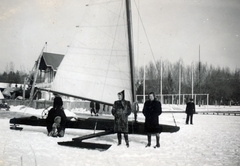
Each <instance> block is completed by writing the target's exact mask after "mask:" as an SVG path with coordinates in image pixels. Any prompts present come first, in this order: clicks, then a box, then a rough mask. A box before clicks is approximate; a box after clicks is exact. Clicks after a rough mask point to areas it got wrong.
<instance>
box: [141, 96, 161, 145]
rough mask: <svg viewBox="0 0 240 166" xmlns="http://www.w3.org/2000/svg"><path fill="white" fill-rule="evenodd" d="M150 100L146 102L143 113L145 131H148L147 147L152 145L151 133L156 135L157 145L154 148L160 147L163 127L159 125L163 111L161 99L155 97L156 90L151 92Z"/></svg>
mask: <svg viewBox="0 0 240 166" xmlns="http://www.w3.org/2000/svg"><path fill="white" fill-rule="evenodd" d="M148 97H149V100H147V101H146V102H145V103H144V106H143V111H142V112H143V115H144V116H145V131H146V132H147V139H148V143H147V145H146V147H150V146H151V135H152V134H154V135H156V146H154V148H159V147H160V136H159V134H160V132H161V127H160V126H159V120H158V117H159V115H161V113H162V107H161V103H160V101H158V100H157V99H156V97H155V94H154V92H150V93H149V95H148Z"/></svg>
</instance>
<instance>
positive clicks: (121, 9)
mask: <svg viewBox="0 0 240 166" xmlns="http://www.w3.org/2000/svg"><path fill="white" fill-rule="evenodd" d="M119 10H120V11H119V13H120V12H121V11H123V3H122V5H121V7H120V9H119ZM119 21H120V15H118V21H117V25H118V24H119ZM117 30H118V26H116V29H115V34H114V40H113V43H112V49H113V48H114V44H115V41H116V34H117ZM112 53H113V52H112V51H111V54H110V55H112ZM111 59H112V56H110V59H109V61H108V65H107V66H108V67H107V73H106V76H107V75H108V72H109V66H110V63H111ZM106 81H107V77H105V82H104V87H103V91H104V89H105V88H106ZM103 95H104V94H103V93H102V97H103Z"/></svg>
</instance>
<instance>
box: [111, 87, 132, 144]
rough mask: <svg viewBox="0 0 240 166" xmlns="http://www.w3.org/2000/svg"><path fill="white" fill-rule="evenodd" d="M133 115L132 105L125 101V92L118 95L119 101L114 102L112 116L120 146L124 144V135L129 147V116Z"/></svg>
mask: <svg viewBox="0 0 240 166" xmlns="http://www.w3.org/2000/svg"><path fill="white" fill-rule="evenodd" d="M130 114H131V104H130V102H129V101H127V100H125V95H124V90H123V91H122V92H119V93H118V100H117V101H115V102H114V104H113V108H112V115H113V116H114V132H116V133H117V139H118V145H121V143H122V134H124V139H125V142H126V145H127V147H129V140H128V116H129V115H130Z"/></svg>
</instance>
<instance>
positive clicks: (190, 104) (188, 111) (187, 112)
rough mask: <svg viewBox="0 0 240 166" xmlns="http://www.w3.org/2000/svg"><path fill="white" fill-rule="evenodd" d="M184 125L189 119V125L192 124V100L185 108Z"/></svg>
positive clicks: (193, 111) (193, 105)
mask: <svg viewBox="0 0 240 166" xmlns="http://www.w3.org/2000/svg"><path fill="white" fill-rule="evenodd" d="M185 112H186V114H187V117H186V124H188V122H189V119H190V124H193V114H195V104H194V102H193V99H190V101H189V102H188V103H187V106H186V111H185Z"/></svg>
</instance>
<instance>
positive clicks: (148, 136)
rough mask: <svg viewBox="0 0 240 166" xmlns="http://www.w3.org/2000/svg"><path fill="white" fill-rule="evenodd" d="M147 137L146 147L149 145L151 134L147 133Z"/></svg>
mask: <svg viewBox="0 0 240 166" xmlns="http://www.w3.org/2000/svg"><path fill="white" fill-rule="evenodd" d="M147 139H148V143H147V145H146V147H150V146H151V134H148V135H147Z"/></svg>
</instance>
